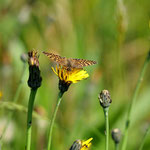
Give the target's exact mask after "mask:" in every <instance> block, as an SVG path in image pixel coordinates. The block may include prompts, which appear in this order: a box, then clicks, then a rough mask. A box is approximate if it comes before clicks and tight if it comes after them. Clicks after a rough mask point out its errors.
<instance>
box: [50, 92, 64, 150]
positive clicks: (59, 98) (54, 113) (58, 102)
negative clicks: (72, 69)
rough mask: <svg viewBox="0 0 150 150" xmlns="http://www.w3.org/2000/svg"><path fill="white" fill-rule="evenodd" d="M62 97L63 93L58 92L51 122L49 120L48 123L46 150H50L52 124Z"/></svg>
mask: <svg viewBox="0 0 150 150" xmlns="http://www.w3.org/2000/svg"><path fill="white" fill-rule="evenodd" d="M62 96H63V92H61V91H60V92H59V94H58V101H57V104H56V107H55V110H54V112H53V115H52V120H51V123H50V128H49V138H48V145H47V150H50V149H51V141H52V132H53V126H54V122H55V118H56V114H57V111H58V108H59V105H60V102H61V100H62Z"/></svg>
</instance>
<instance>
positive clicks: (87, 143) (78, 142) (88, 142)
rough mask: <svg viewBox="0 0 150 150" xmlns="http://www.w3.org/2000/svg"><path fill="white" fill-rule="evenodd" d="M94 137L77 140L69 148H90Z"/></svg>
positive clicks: (79, 149)
mask: <svg viewBox="0 0 150 150" xmlns="http://www.w3.org/2000/svg"><path fill="white" fill-rule="evenodd" d="M92 140H93V138H90V139H88V140H86V141H83V140H76V141H75V142H74V143H73V144H72V146H71V148H70V149H69V150H89V149H90V147H91V141H92Z"/></svg>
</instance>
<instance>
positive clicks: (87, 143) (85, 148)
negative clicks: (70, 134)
mask: <svg viewBox="0 0 150 150" xmlns="http://www.w3.org/2000/svg"><path fill="white" fill-rule="evenodd" d="M92 140H93V138H90V139H88V140H86V141H82V142H81V143H82V147H81V149H80V150H89V148H90V146H91V145H92V143H91V141H92Z"/></svg>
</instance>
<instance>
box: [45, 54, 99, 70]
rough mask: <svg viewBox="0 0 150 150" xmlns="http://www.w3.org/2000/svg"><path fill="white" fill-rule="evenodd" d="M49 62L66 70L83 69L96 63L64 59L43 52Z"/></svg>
mask: <svg viewBox="0 0 150 150" xmlns="http://www.w3.org/2000/svg"><path fill="white" fill-rule="evenodd" d="M43 53H44V54H45V55H46V56H47V57H48V58H50V60H52V61H54V62H56V63H58V64H59V65H61V66H63V67H66V68H67V69H68V70H71V68H83V67H86V66H90V65H94V64H97V62H96V61H93V60H86V59H76V58H66V57H61V56H59V55H55V54H53V53H48V52H43Z"/></svg>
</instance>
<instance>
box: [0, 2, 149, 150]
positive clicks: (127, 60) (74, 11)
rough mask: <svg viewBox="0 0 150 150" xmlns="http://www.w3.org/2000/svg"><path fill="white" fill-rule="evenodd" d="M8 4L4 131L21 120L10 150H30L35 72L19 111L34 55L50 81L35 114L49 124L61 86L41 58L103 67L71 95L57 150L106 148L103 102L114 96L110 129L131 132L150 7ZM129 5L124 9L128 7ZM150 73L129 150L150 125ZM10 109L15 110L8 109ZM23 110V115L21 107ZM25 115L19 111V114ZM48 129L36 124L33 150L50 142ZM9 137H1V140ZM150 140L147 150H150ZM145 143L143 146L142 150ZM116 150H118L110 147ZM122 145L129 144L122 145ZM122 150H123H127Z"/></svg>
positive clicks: (1, 50)
mask: <svg viewBox="0 0 150 150" xmlns="http://www.w3.org/2000/svg"><path fill="white" fill-rule="evenodd" d="M119 2H120V1H119V0H118V1H114V0H113V1H105V0H88V1H87V0H82V1H79V0H77V1H75V0H71V1H56V0H55V1H48V0H45V1H42V0H38V1H28V3H27V2H26V1H25V0H22V1H19V0H15V1H12V0H10V1H8V0H7V1H4V0H3V1H0V18H1V23H0V91H2V93H3V96H2V98H1V102H0V103H2V104H3V105H1V106H0V129H3V128H4V125H3V120H5V122H6V121H7V120H8V119H9V113H12V112H13V116H12V119H11V122H10V123H9V128H10V127H13V128H12V130H10V132H7V131H6V134H7V135H10V137H9V138H8V137H7V136H6V137H5V138H4V139H3V149H4V150H12V149H15V150H20V149H24V146H25V139H26V138H25V136H26V116H27V114H26V111H25V110H26V109H25V108H27V104H28V97H29V93H30V89H29V88H28V86H27V80H28V69H26V71H25V73H24V74H25V76H24V82H23V84H22V88H21V90H20V93H19V97H18V100H17V104H16V103H13V97H14V95H15V93H16V90H17V87H18V85H19V84H18V83H19V81H20V76H21V73H22V68H23V64H22V62H21V60H20V55H21V54H22V53H23V52H25V53H27V52H28V51H29V50H32V49H37V50H38V51H39V52H40V58H39V61H40V70H41V76H42V78H43V81H42V86H41V87H40V88H39V89H38V92H37V95H36V100H35V104H34V108H35V111H37V112H38V113H39V114H41V115H42V117H43V118H44V117H45V118H49V119H50V117H51V115H52V113H53V111H54V108H55V105H56V101H57V94H58V78H57V77H56V76H55V75H54V73H53V72H52V70H51V66H55V64H53V63H51V62H50V61H49V60H48V58H46V57H45V56H44V55H43V54H42V53H41V52H42V51H48V50H49V51H51V52H54V53H57V54H60V55H61V56H66V57H72V58H84V59H92V60H96V61H97V62H98V64H97V65H95V66H91V67H86V68H85V69H86V70H87V71H88V73H89V74H90V77H89V78H88V79H87V80H84V81H81V82H79V83H77V84H72V85H71V86H70V88H69V90H68V91H67V92H66V93H65V94H64V96H63V99H62V102H61V104H60V108H59V110H58V113H57V116H56V121H55V125H54V129H53V140H52V145H51V146H52V150H65V149H66V150H67V149H69V147H70V146H71V145H72V143H73V141H75V140H76V139H85V140H86V139H88V138H90V137H93V141H92V148H91V149H92V150H99V149H104V148H105V135H104V130H105V121H104V115H103V110H102V108H101V107H100V105H99V101H98V94H99V92H100V91H101V90H103V89H107V90H109V92H110V94H111V98H112V104H111V106H110V108H109V123H110V124H109V126H110V130H111V129H113V128H120V129H121V131H122V132H123V131H124V127H125V120H126V115H127V109H128V106H129V104H130V102H131V97H132V95H133V92H134V89H135V86H136V83H137V80H138V76H139V73H140V71H141V68H142V65H143V63H144V60H145V57H146V55H147V52H148V50H149V33H150V28H149V6H150V1H149V0H145V1H140V0H132V1H123V4H122V3H121V4H120V3H119ZM121 2H122V1H121ZM149 76H150V71H149V69H147V70H146V74H145V76H144V78H143V82H142V84H141V88H140V89H139V93H138V97H137V99H136V103H135V106H134V107H133V113H132V117H131V119H132V120H131V126H130V129H129V135H128V144H127V149H128V150H133V149H138V148H139V146H140V143H141V142H142V138H143V136H144V135H145V131H146V129H147V124H149V115H150V111H149V103H150V102H149V90H150V85H149V80H150V79H149ZM7 105H8V106H7ZM16 105H17V106H20V107H21V108H22V109H20V107H19V108H18V107H15V106H16ZM17 108H18V109H17ZM48 127H49V126H48V122H47V121H45V120H42V119H40V118H39V117H35V118H33V126H32V145H31V146H32V149H33V150H44V149H46V147H47V141H48ZM0 134H1V133H0ZM149 140H150V136H149V135H147V138H146V139H145V144H144V147H143V149H144V150H148V149H149V147H150V143H149ZM137 143H139V144H137ZM109 144H110V145H109V149H114V143H113V142H112V140H111V138H110V140H109ZM121 144H122V141H121ZM120 146H121V145H120Z"/></svg>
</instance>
